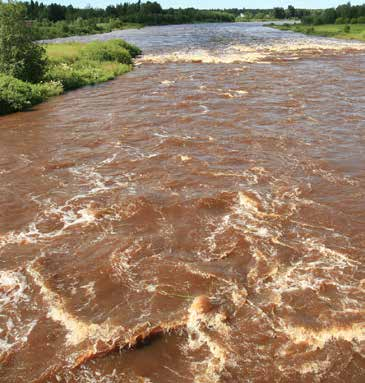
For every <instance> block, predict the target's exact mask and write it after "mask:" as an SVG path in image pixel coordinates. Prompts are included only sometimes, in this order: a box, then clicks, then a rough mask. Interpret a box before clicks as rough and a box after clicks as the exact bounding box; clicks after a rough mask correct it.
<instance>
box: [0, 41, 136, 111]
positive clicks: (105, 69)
mask: <svg viewBox="0 0 365 383" xmlns="http://www.w3.org/2000/svg"><path fill="white" fill-rule="evenodd" d="M45 49H46V55H47V58H48V67H47V71H46V74H45V76H44V79H43V81H42V82H39V83H35V84H34V83H29V82H25V81H21V80H18V79H16V78H14V77H12V76H9V75H5V74H1V73H0V115H1V114H8V113H12V112H17V111H21V110H24V109H27V108H29V107H31V106H32V105H35V104H38V103H40V102H42V101H45V100H46V99H48V98H49V97H52V96H56V95H60V94H62V93H63V92H65V91H67V90H71V89H76V88H80V87H83V86H86V85H93V84H97V83H101V82H105V81H108V80H111V79H114V78H115V77H117V76H119V75H121V74H123V73H126V72H129V71H130V70H131V69H132V67H133V58H134V57H136V56H138V55H139V54H140V53H141V51H140V50H139V48H137V47H135V46H133V45H130V44H128V43H126V42H125V41H123V40H110V41H107V42H92V43H88V44H82V43H66V44H49V45H45Z"/></svg>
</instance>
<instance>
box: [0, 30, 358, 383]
mask: <svg viewBox="0 0 365 383" xmlns="http://www.w3.org/2000/svg"><path fill="white" fill-rule="evenodd" d="M116 37H122V38H125V39H126V40H127V41H129V42H132V43H135V44H137V45H138V46H140V47H141V48H142V49H143V50H144V56H142V57H141V58H139V59H138V61H137V62H136V68H135V70H134V71H133V72H131V73H129V74H127V75H124V76H122V77H120V78H118V79H116V80H114V81H112V82H109V83H105V84H102V85H98V86H94V87H88V88H84V89H80V90H77V91H73V92H69V93H67V94H65V95H63V96H60V97H57V98H54V99H52V100H50V101H49V102H47V103H44V104H42V105H40V106H38V107H36V108H34V109H33V110H31V111H28V112H24V113H18V114H14V115H10V116H6V117H1V118H0V362H1V367H0V380H1V381H4V382H14V383H15V382H16V383H19V382H39V383H43V382H70V383H71V382H108V383H109V382H110V383H114V382H123V383H127V382H145V383H170V382H176V383H180V382H181V383H182V382H196V383H208V382H209V383H210V382H232V383H233V382H247V383H248V382H255V383H259V382H260V383H261V382H288V383H289V382H291V383H293V382H303V383H304V382H322V383H324V382H328V383H334V382H337V383H340V382H346V383H350V382H353V383H355V382H357V383H360V382H364V379H365V359H364V355H365V331H364V289H365V269H364V248H365V234H364V233H365V166H364V164H365V149H364V148H365V125H364V121H365V82H364V75H365V45H364V44H363V43H359V42H350V41H339V40H335V39H326V38H318V37H306V36H303V35H300V34H294V33H291V32H281V31H277V30H273V29H270V28H267V27H264V26H262V25H260V24H245V23H236V24H210V25H206V24H202V25H182V26H166V27H149V28H144V29H141V30H129V31H121V32H113V33H110V34H105V35H99V36H87V37H78V38H76V40H81V41H85V40H86V41H89V40H92V39H107V38H116ZM69 40H75V38H70V39H69ZM200 295H206V296H207V297H209V299H210V302H211V304H212V307H211V309H210V310H209V311H208V310H201V311H199V310H194V309H192V308H191V304H192V301H193V299H194V298H195V297H197V296H200Z"/></svg>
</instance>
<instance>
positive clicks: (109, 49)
mask: <svg viewBox="0 0 365 383" xmlns="http://www.w3.org/2000/svg"><path fill="white" fill-rule="evenodd" d="M81 56H82V57H83V58H85V59H88V60H93V61H117V62H119V63H121V64H132V56H131V54H130V53H129V51H128V50H127V49H126V48H123V47H121V46H119V45H118V44H117V43H116V42H115V41H114V40H110V41H105V42H102V41H95V42H92V43H89V44H87V45H86V46H85V48H83V49H82V51H81Z"/></svg>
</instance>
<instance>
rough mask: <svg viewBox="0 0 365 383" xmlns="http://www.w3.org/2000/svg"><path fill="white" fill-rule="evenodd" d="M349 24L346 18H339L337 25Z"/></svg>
mask: <svg viewBox="0 0 365 383" xmlns="http://www.w3.org/2000/svg"><path fill="white" fill-rule="evenodd" d="M347 22H348V19H346V17H338V18H337V19H336V24H347Z"/></svg>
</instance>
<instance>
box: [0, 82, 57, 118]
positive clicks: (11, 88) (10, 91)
mask: <svg viewBox="0 0 365 383" xmlns="http://www.w3.org/2000/svg"><path fill="white" fill-rule="evenodd" d="M62 92H63V88H62V85H61V84H60V83H59V82H49V83H39V84H31V83H27V82H25V81H22V80H19V79H17V78H15V77H12V76H8V75H0V115H1V114H7V113H12V112H17V111H20V110H24V109H26V108H28V107H30V106H32V105H35V104H38V103H40V102H42V101H44V100H46V99H47V98H49V97H52V96H58V95H59V94H61V93H62Z"/></svg>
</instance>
